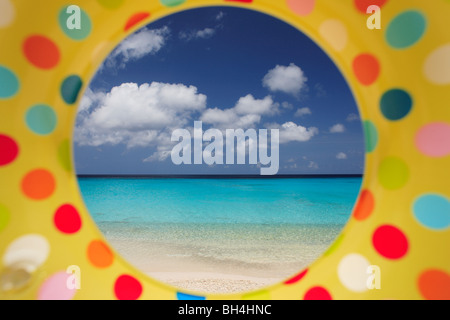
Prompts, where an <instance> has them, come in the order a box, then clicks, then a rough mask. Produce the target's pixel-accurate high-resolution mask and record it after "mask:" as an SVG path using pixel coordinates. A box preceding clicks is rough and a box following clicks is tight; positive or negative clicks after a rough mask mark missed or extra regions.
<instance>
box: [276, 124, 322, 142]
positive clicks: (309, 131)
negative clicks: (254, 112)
mask: <svg viewBox="0 0 450 320" xmlns="http://www.w3.org/2000/svg"><path fill="white" fill-rule="evenodd" d="M267 127H268V128H269V129H278V130H280V143H288V142H291V141H297V142H305V141H309V140H310V139H311V138H312V137H314V136H315V135H317V134H318V133H319V130H318V129H317V128H316V127H310V128H306V127H303V126H301V125H297V124H295V123H294V122H291V121H289V122H286V123H283V124H282V125H279V124H276V123H275V124H269V125H268V126H267Z"/></svg>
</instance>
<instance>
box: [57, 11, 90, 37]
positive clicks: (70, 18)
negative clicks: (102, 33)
mask: <svg viewBox="0 0 450 320" xmlns="http://www.w3.org/2000/svg"><path fill="white" fill-rule="evenodd" d="M59 26H60V27H61V29H62V31H64V33H65V34H66V35H67V36H68V37H69V38H71V39H73V40H83V39H86V38H87V37H88V36H89V34H90V33H91V31H92V23H91V19H90V18H89V16H88V15H87V14H86V12H84V10H83V9H81V8H80V7H79V6H76V5H71V6H65V7H64V8H62V9H61V11H60V12H59Z"/></svg>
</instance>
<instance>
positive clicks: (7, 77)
mask: <svg viewBox="0 0 450 320" xmlns="http://www.w3.org/2000/svg"><path fill="white" fill-rule="evenodd" d="M17 91H19V80H18V79H17V76H16V75H15V74H14V73H13V72H12V71H11V70H9V69H8V68H6V67H3V66H0V99H7V98H11V97H13V96H14V95H15V94H16V93H17Z"/></svg>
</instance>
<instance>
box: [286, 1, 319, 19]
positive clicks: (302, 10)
mask: <svg viewBox="0 0 450 320" xmlns="http://www.w3.org/2000/svg"><path fill="white" fill-rule="evenodd" d="M315 4H316V0H287V5H288V7H289V9H291V10H292V11H293V12H294V13H296V14H298V15H299V16H302V17H304V16H307V15H310V14H311V13H312V12H313V10H314V6H315Z"/></svg>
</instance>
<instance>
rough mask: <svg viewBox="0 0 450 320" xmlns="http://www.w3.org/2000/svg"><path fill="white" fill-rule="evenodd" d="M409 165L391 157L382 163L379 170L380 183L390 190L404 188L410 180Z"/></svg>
mask: <svg viewBox="0 0 450 320" xmlns="http://www.w3.org/2000/svg"><path fill="white" fill-rule="evenodd" d="M409 175H410V173H409V168H408V166H407V164H406V163H405V162H404V161H403V160H401V159H399V158H396V157H389V158H386V159H384V160H383V161H381V164H380V167H379V168H378V181H379V182H380V184H381V185H382V186H383V187H384V188H385V189H388V190H397V189H400V188H402V187H403V186H404V185H405V184H406V183H407V182H408V180H409Z"/></svg>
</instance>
